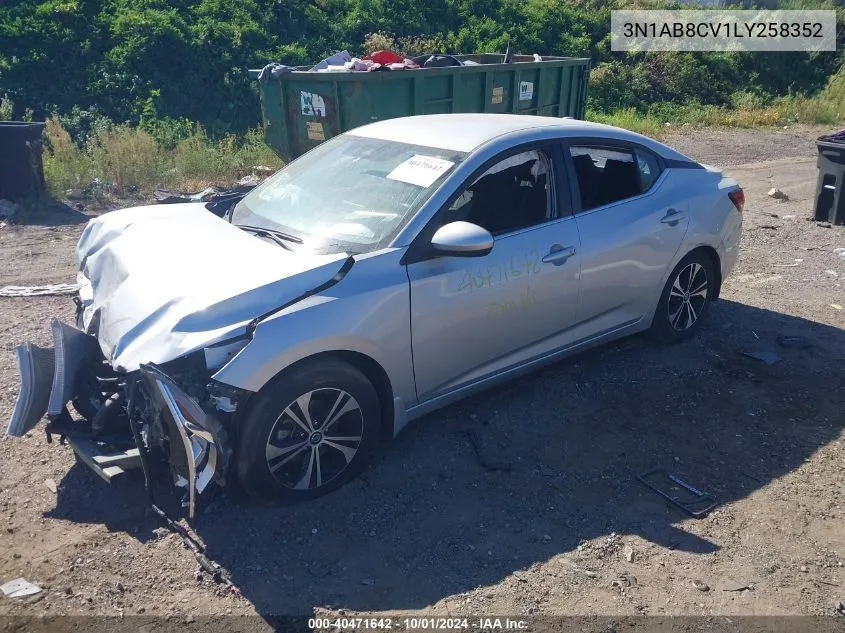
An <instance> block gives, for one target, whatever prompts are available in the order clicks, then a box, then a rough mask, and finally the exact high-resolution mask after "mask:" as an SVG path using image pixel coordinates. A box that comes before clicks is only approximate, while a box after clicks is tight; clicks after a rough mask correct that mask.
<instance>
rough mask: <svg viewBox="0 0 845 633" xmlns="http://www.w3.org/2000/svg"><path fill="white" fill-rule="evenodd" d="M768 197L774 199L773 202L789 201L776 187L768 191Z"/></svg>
mask: <svg viewBox="0 0 845 633" xmlns="http://www.w3.org/2000/svg"><path fill="white" fill-rule="evenodd" d="M768 196H769V197H770V198H774V199H775V200H789V196H788V195H786V194H785V193H784V192H783V191H781V190H780V189H778V188H777V187H772V188H771V189H769V193H768Z"/></svg>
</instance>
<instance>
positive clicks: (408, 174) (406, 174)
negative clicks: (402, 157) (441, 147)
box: [387, 154, 455, 188]
mask: <svg viewBox="0 0 845 633" xmlns="http://www.w3.org/2000/svg"><path fill="white" fill-rule="evenodd" d="M454 164H455V163H453V162H452V161H450V160H443V159H442V158H434V157H433V156H423V155H422V154H414V155H413V156H411V158H409V159H408V160H406V161H405V162H404V163H401V164H399V165H398V166H397V167H396V168H395V169H394V170H393V171H392V172H390V173H389V174H387V177H388V178H389V179H390V180H399V181H401V182H407V183H409V184H411V185H417V186H418V187H423V188H425V187H430V186H431V185H432V184H434V181H435V180H437V179H438V178H440V176H442V175H443V174H445V173H446V172H447V171H449V168H450V167H452V165H454Z"/></svg>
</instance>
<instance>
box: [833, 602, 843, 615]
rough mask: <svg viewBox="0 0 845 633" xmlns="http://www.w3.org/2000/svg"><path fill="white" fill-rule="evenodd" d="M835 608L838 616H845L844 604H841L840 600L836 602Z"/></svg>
mask: <svg viewBox="0 0 845 633" xmlns="http://www.w3.org/2000/svg"><path fill="white" fill-rule="evenodd" d="M835 607H836V611H837V613H839V614H840V615H845V604H842V601H841V600H837V601H836V605H835Z"/></svg>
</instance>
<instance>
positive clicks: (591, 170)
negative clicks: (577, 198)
mask: <svg viewBox="0 0 845 633" xmlns="http://www.w3.org/2000/svg"><path fill="white" fill-rule="evenodd" d="M569 151H570V154H571V155H572V162H573V164H574V166H575V175H576V177H577V178H578V190H579V193H580V195H581V209H582V210H583V211H587V210H589V209H595V208H596V207H601V206H603V205H606V204H612V203H614V202H619V201H620V200H625V199H626V198H632V197H634V196H637V195H639V194H640V193H641V191H642V190H641V189H640V169H639V166H638V163H637V162H636V161H635V160H634V153H633V151H632V150H628V149H620V148H615V147H614V148H611V147H600V146H587V145H580V146H572V147H570V148H569Z"/></svg>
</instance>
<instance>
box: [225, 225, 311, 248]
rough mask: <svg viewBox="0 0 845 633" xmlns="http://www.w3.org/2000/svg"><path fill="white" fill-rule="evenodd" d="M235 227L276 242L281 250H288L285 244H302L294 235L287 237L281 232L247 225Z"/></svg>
mask: <svg viewBox="0 0 845 633" xmlns="http://www.w3.org/2000/svg"><path fill="white" fill-rule="evenodd" d="M235 226H236V227H238V228H239V229H243V230H244V231H249V232H250V233H255V234H256V235H263V236H265V237H269V238H270V239H271V240H273V241H274V242H276V244H278V245H279V246H281V247H283V248H288V246H287V245H286V244H285V242H293V243H294V244H303V243H304V242H303V241H302V240H301V239H300V238H298V237H296V236H295V235H288V234H287V233H282V232H281V231H275V230H273V229H266V228H264V227H263V226H250V225H248V224H236V225H235Z"/></svg>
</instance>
